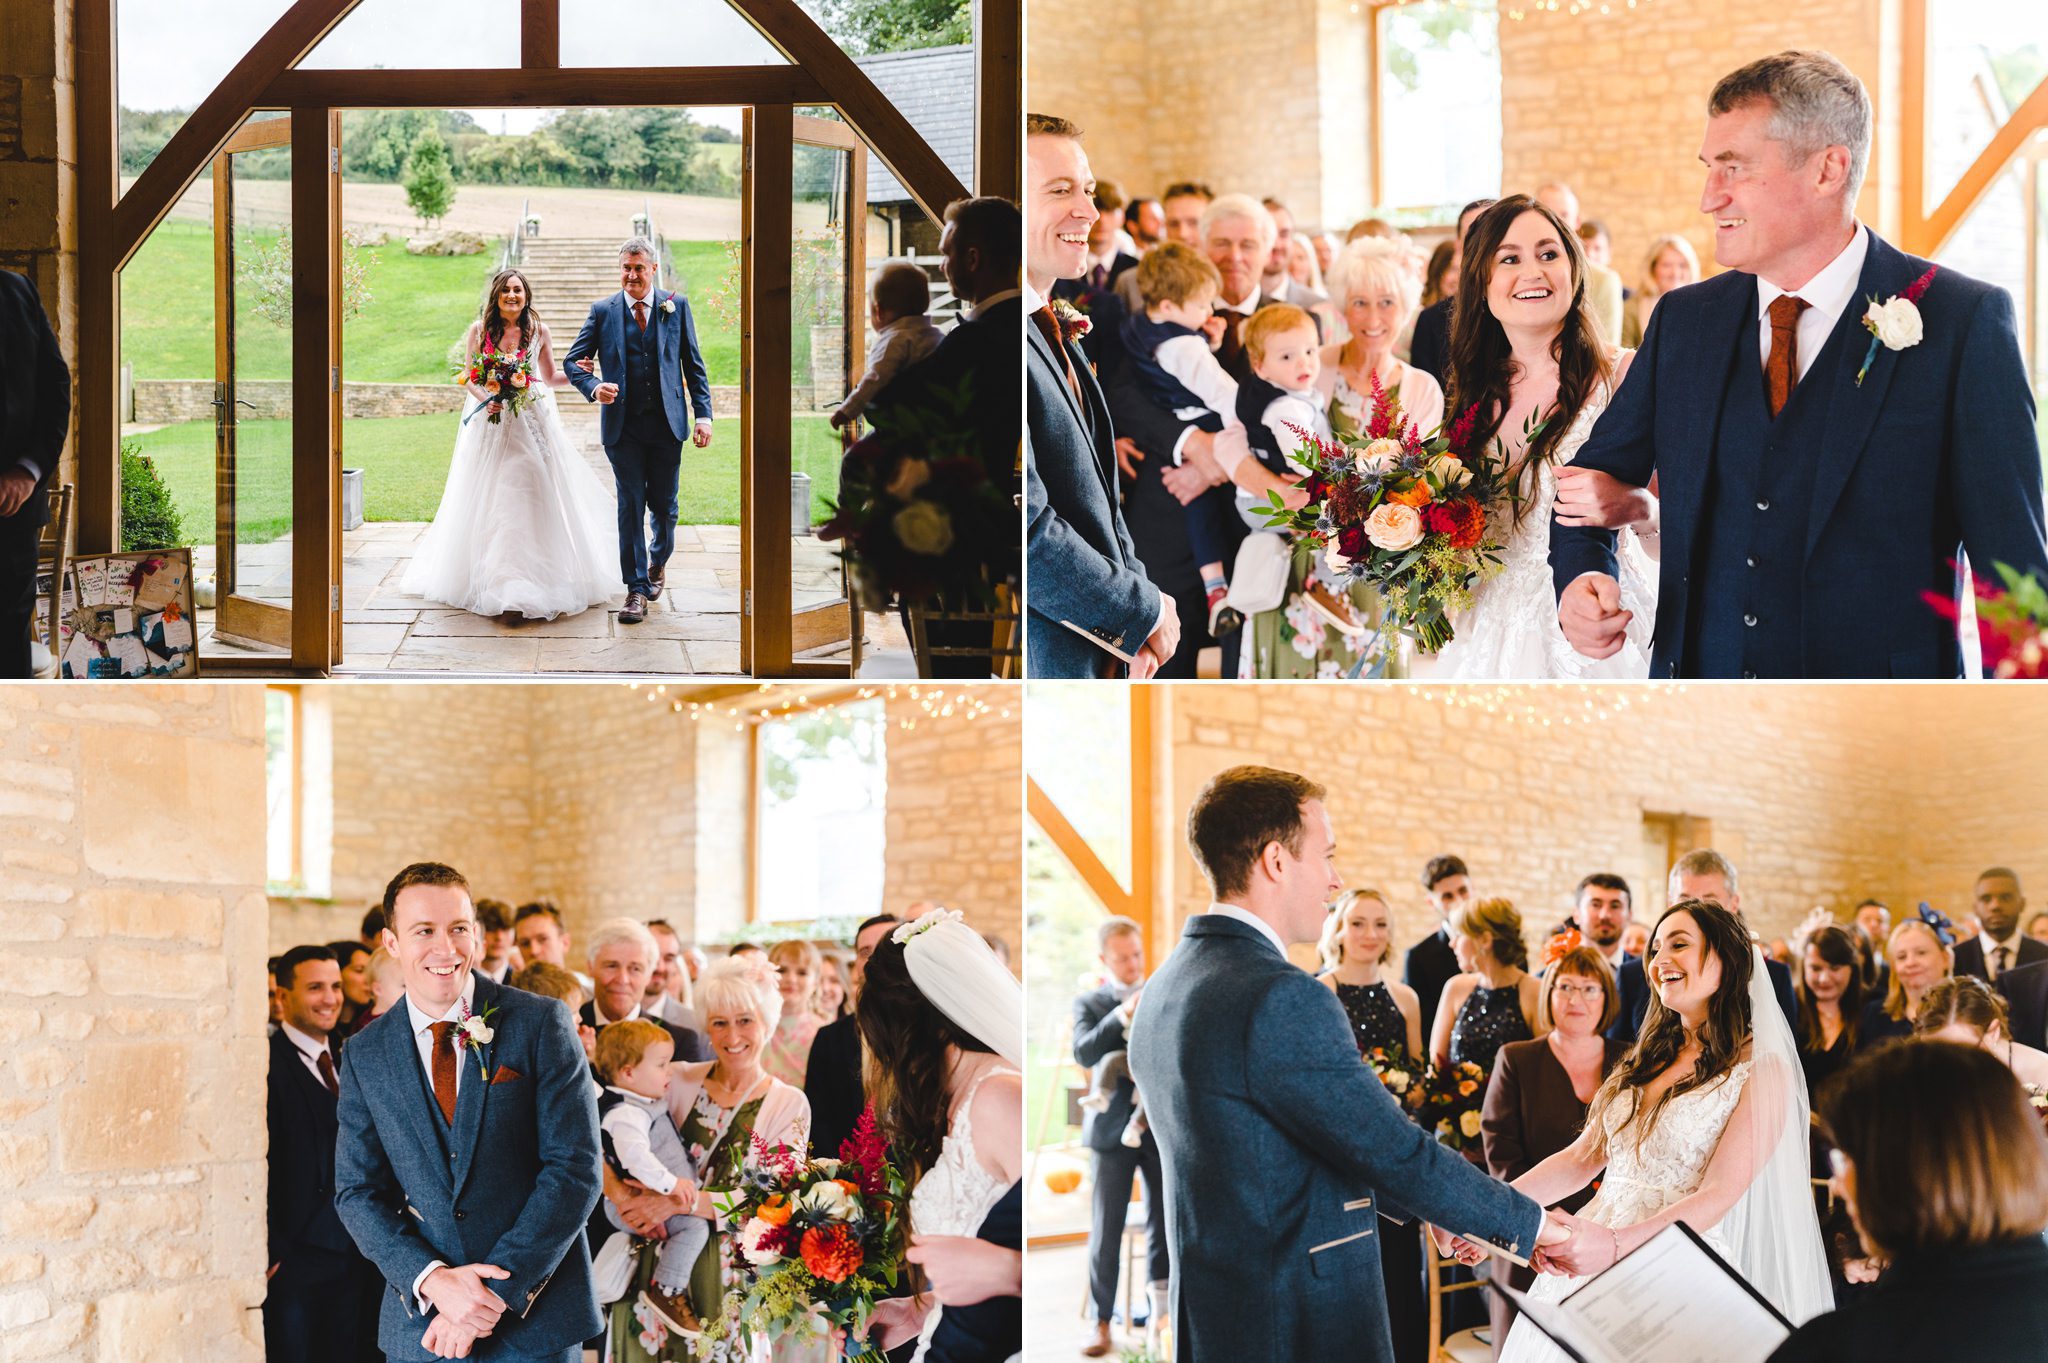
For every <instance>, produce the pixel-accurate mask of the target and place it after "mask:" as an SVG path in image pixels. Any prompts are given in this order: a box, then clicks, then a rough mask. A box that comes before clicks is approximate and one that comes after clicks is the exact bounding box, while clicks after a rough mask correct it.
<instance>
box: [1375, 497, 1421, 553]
mask: <svg viewBox="0 0 2048 1363" xmlns="http://www.w3.org/2000/svg"><path fill="white" fill-rule="evenodd" d="M1365 537H1366V538H1367V539H1369V540H1371V541H1372V542H1373V544H1374V546H1375V547H1377V548H1380V549H1385V550H1387V551H1388V552H1389V553H1399V552H1401V550H1403V549H1413V548H1414V547H1415V546H1416V545H1417V544H1420V543H1421V542H1422V513H1420V512H1419V511H1417V510H1416V509H1415V508H1414V507H1412V506H1403V505H1401V504H1400V503H1399V502H1381V503H1380V504H1379V505H1378V506H1377V507H1375V508H1374V509H1373V513H1372V514H1371V515H1370V516H1367V517H1366V518H1365Z"/></svg>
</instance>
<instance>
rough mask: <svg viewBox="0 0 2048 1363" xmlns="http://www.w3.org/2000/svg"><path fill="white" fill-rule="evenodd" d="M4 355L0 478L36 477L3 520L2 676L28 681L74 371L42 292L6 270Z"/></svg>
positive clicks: (1, 293)
mask: <svg viewBox="0 0 2048 1363" xmlns="http://www.w3.org/2000/svg"><path fill="white" fill-rule="evenodd" d="M0 355H4V356H6V357H7V362H6V363H5V364H4V365H0V472H5V471H7V470H9V469H13V468H16V467H19V466H21V465H23V464H25V465H26V466H27V468H28V469H29V470H30V471H31V472H32V473H33V474H34V475H35V478H36V486H35V491H34V492H32V493H31V494H30V495H29V499H28V500H27V501H26V502H23V503H22V504H21V506H20V507H19V508H17V509H16V511H15V513H14V514H13V515H12V516H0V677H26V676H28V675H29V674H30V668H29V662H30V648H29V627H30V624H31V622H32V621H33V620H34V618H35V609H36V555H37V544H38V542H39V541H40V540H41V537H42V530H43V526H44V524H45V523H46V522H47V521H48V520H49V519H50V497H49V492H50V485H51V482H52V481H53V480H54V479H55V477H56V473H57V459H58V456H59V455H61V454H62V453H63V452H64V435H65V432H66V430H67V429H68V428H69V424H70V421H71V371H70V370H69V369H68V368H66V367H65V364H64V352H63V351H62V350H60V349H59V348H58V346H57V335H56V333H55V332H53V331H51V330H50V319H49V318H48V317H47V316H45V315H44V313H43V305H42V300H41V299H40V298H38V297H37V296H36V286H35V285H34V284H32V283H30V282H29V280H28V279H26V278H25V277H23V276H22V275H18V274H15V273H14V272H13V271H11V270H0ZM55 646H56V641H55V640H52V641H51V647H53V648H54V647H55Z"/></svg>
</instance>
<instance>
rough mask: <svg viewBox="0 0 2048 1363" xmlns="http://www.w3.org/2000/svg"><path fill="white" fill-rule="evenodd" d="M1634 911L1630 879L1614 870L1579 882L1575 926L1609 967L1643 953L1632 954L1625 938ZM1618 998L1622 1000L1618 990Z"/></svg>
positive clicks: (1617, 967)
mask: <svg viewBox="0 0 2048 1363" xmlns="http://www.w3.org/2000/svg"><path fill="white" fill-rule="evenodd" d="M1634 913H1635V904H1634V899H1633V897H1632V896H1631V895H1630V894H1629V891H1628V882H1627V881H1626V880H1623V879H1622V878H1621V877H1620V876H1618V875H1616V874H1614V872H1612V871H1595V872H1593V873H1592V874H1591V875H1589V876H1587V877H1586V878H1585V879H1584V880H1581V881H1580V882H1579V888H1578V892H1577V894H1576V895H1575V896H1574V897H1573V901H1572V926H1573V927H1575V928H1577V929H1578V930H1579V936H1580V937H1581V938H1582V939H1584V941H1585V943H1586V945H1587V946H1589V947H1591V948H1592V949H1593V950H1595V951H1597V952H1599V953H1600V956H1601V958H1602V959H1603V960H1605V961H1606V962H1607V966H1608V969H1610V970H1619V969H1621V967H1622V964H1623V962H1625V961H1627V960H1628V958H1629V956H1630V955H1631V954H1636V955H1640V954H1641V953H1631V952H1630V951H1629V950H1628V948H1627V946H1626V945H1624V944H1623V941H1622V935H1623V934H1624V933H1625V932H1627V930H1628V926H1629V924H1630V923H1631V922H1633V921H1634ZM1615 988H1616V989H1617V990H1619V989H1620V986H1619V985H1618V984H1617V985H1616V986H1615ZM1616 998H1617V1001H1618V999H1619V994H1618V993H1617V995H1616ZM1612 1020H1613V1019H1611V1018H1610V1019H1609V1021H1610V1022H1611V1021H1612Z"/></svg>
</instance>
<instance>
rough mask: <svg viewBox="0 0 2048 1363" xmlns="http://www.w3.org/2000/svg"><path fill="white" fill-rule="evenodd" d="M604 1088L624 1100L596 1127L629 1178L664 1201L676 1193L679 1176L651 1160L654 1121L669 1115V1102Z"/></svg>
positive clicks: (663, 1099)
mask: <svg viewBox="0 0 2048 1363" xmlns="http://www.w3.org/2000/svg"><path fill="white" fill-rule="evenodd" d="M605 1087H606V1088H607V1089H609V1090H610V1091H611V1092H613V1093H616V1094H618V1095H619V1097H621V1098H623V1099H625V1101H624V1102H622V1103H620V1104H619V1105H618V1106H616V1107H614V1108H612V1109H611V1110H609V1111H608V1112H606V1113H605V1114H604V1120H603V1121H601V1122H599V1123H598V1125H599V1126H600V1127H602V1128H603V1129H604V1130H605V1132H606V1133H607V1134H609V1135H610V1136H611V1138H612V1152H613V1153H614V1154H616V1155H617V1156H618V1157H619V1164H620V1166H621V1167H622V1168H624V1169H625V1171H626V1172H627V1173H628V1174H630V1175H632V1176H633V1177H634V1178H636V1179H638V1180H640V1182H642V1183H644V1184H646V1185H647V1186H648V1187H649V1188H651V1189H653V1190H654V1191H655V1192H657V1193H660V1194H661V1195H662V1196H663V1197H667V1196H668V1195H669V1194H670V1193H672V1192H674V1191H675V1190H676V1181H677V1177H678V1176H677V1174H676V1173H675V1171H674V1170H672V1169H670V1168H669V1167H668V1166H667V1165H665V1164H663V1163H662V1162H661V1161H660V1160H658V1159H656V1158H655V1157H654V1142H653V1131H654V1122H655V1119H656V1117H657V1116H659V1115H660V1114H663V1113H666V1112H667V1111H668V1100H667V1099H666V1098H649V1097H646V1096H644V1095H642V1094H638V1093H635V1092H633V1091H632V1090H631V1089H622V1088H620V1087H619V1086H618V1085H617V1084H607V1085H605ZM691 1172H692V1173H694V1172H695V1171H694V1170H692V1171H691Z"/></svg>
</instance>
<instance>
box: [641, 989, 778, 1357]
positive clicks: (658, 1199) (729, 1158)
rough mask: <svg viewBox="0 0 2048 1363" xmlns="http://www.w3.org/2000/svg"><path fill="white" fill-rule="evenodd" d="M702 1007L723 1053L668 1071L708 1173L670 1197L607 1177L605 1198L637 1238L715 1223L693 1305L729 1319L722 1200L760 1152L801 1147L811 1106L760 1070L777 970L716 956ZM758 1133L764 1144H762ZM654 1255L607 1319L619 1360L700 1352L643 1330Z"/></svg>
mask: <svg viewBox="0 0 2048 1363" xmlns="http://www.w3.org/2000/svg"><path fill="white" fill-rule="evenodd" d="M697 1007H698V1009H699V1011H700V1012H702V1013H703V1015H704V1024H705V1027H706V1029H707V1030H708V1031H709V1033H710V1037H711V1043H712V1051H713V1055H714V1056H715V1058H714V1059H713V1060H711V1061H709V1062H697V1063H691V1064H677V1065H674V1066H672V1067H671V1068H670V1071H669V1076H670V1077H669V1085H668V1112H669V1116H670V1118H671V1119H672V1120H673V1121H674V1122H675V1124H676V1129H677V1131H678V1132H679V1133H680V1135H681V1136H682V1142H683V1145H684V1147H685V1148H687V1149H690V1150H692V1151H693V1152H694V1151H695V1150H697V1149H699V1148H701V1149H702V1150H703V1152H704V1153H703V1155H702V1156H701V1157H700V1158H699V1159H698V1160H697V1167H698V1169H699V1171H700V1173H701V1178H700V1179H699V1181H698V1183H697V1184H696V1185H694V1186H693V1185H690V1184H678V1185H677V1187H676V1190H675V1191H674V1192H673V1193H670V1194H669V1195H667V1196H663V1195H662V1194H660V1193H656V1192H654V1191H652V1190H651V1189H647V1188H643V1187H641V1186H639V1185H638V1184H637V1183H629V1182H628V1181H626V1180H623V1179H620V1178H619V1177H618V1175H617V1174H615V1173H613V1172H612V1171H611V1169H609V1168H606V1169H605V1170H604V1171H603V1173H604V1196H605V1199H606V1201H608V1202H609V1203H610V1204H611V1205H612V1206H613V1207H615V1208H616V1209H617V1210H618V1214H619V1218H620V1219H621V1220H622V1221H624V1222H625V1223H626V1226H627V1228H628V1229H629V1230H631V1231H632V1232H633V1233H634V1234H636V1235H640V1236H646V1237H650V1238H654V1237H657V1236H658V1233H659V1232H660V1230H661V1227H662V1225H663V1223H664V1222H666V1221H667V1220H668V1218H669V1217H671V1216H695V1217H701V1218H703V1219H704V1220H706V1221H709V1222H711V1224H712V1230H713V1233H712V1235H711V1238H710V1242H709V1243H708V1244H706V1245H705V1247H704V1252H703V1253H702V1254H700V1255H699V1256H698V1258H697V1262H696V1263H695V1265H693V1266H692V1268H691V1270H690V1285H689V1290H688V1292H687V1293H686V1294H685V1296H686V1299H687V1300H688V1302H689V1304H690V1307H691V1309H692V1310H693V1311H695V1312H696V1313H697V1315H698V1317H699V1318H700V1319H702V1320H703V1321H704V1323H705V1324H707V1325H709V1324H712V1323H714V1322H716V1321H718V1320H719V1319H720V1318H721V1313H722V1309H723V1302H724V1295H725V1294H724V1290H723V1286H722V1280H721V1263H722V1258H723V1253H724V1241H725V1238H726V1237H727V1235H729V1234H731V1233H732V1232H731V1229H730V1228H728V1227H727V1226H725V1225H724V1223H723V1221H722V1219H721V1218H720V1216H719V1213H718V1203H719V1200H720V1199H721V1198H723V1197H725V1196H727V1195H728V1194H729V1193H730V1191H731V1190H733V1189H735V1188H737V1187H738V1186H739V1184H740V1183H741V1182H742V1180H744V1179H745V1178H746V1177H747V1176H748V1175H749V1174H751V1173H752V1172H754V1171H755V1170H756V1169H757V1168H758V1167H759V1163H758V1161H759V1152H761V1151H766V1150H772V1149H774V1148H775V1147H776V1146H778V1145H789V1146H791V1147H792V1148H801V1147H802V1145H803V1143H804V1141H805V1139H806V1137H807V1135H808V1132H809V1128H810V1105H809V1104H808V1103H806V1102H805V1101H804V1095H803V1093H802V1092H801V1091H799V1090H798V1089H796V1088H793V1087H791V1086H790V1085H788V1084H785V1083H783V1082H782V1081H781V1080H780V1079H777V1078H776V1077H775V1076H774V1075H772V1074H769V1073H768V1072H767V1071H766V1070H764V1069H763V1068H762V1066H761V1056H762V1050H763V1047H764V1046H765V1045H766V1044H767V1040H768V1037H769V1035H770V1034H771V1033H773V1032H774V1030H775V1024H776V1022H777V1021H778V1020H779V1018H780V1016H781V1012H782V994H781V991H780V990H779V989H778V988H777V987H776V983H775V968H774V967H773V966H772V965H770V964H769V963H768V962H767V961H766V960H765V959H763V958H756V957H754V956H752V955H751V954H750V955H747V956H734V957H727V958H725V959H723V960H720V961H717V962H715V963H714V964H712V965H711V966H709V967H708V968H707V969H706V970H705V971H704V973H703V974H702V975H701V976H699V977H698V979H697ZM756 1136H758V1137H759V1138H760V1140H759V1141H758V1142H756V1141H755V1139H754V1138H755V1137H756ZM654 1272H655V1256H654V1255H651V1254H647V1255H641V1256H639V1258H638V1260H637V1261H636V1263H635V1265H634V1268H633V1275H632V1278H631V1280H630V1281H629V1282H628V1284H627V1287H626V1292H625V1295H624V1296H623V1297H621V1298H620V1299H619V1301H618V1302H617V1303H616V1304H615V1305H613V1306H612V1307H611V1308H610V1312H609V1314H608V1316H607V1317H606V1330H605V1335H606V1340H607V1344H608V1348H609V1352H610V1357H611V1358H612V1359H614V1360H616V1361H617V1363H651V1360H654V1359H657V1358H658V1359H660V1360H662V1361H663V1363H668V1361H669V1360H684V1359H688V1358H691V1357H693V1354H692V1353H691V1351H690V1348H689V1345H688V1344H687V1343H686V1342H685V1341H684V1340H682V1339H678V1338H672V1337H670V1336H669V1335H668V1334H667V1332H666V1331H665V1330H664V1331H662V1332H661V1333H660V1335H659V1337H658V1338H659V1341H660V1342H659V1343H658V1345H657V1347H656V1349H655V1351H653V1352H650V1351H649V1350H648V1349H647V1348H646V1347H645V1346H644V1345H643V1344H642V1343H641V1336H642V1333H643V1331H644V1330H645V1326H644V1324H643V1322H642V1320H641V1319H640V1317H639V1316H638V1315H637V1314H636V1312H635V1309H634V1308H635V1305H636V1303H637V1302H638V1299H639V1296H640V1294H641V1293H642V1292H644V1291H646V1290H647V1288H648V1287H649V1286H650V1285H651V1284H652V1282H653V1279H654Z"/></svg>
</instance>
